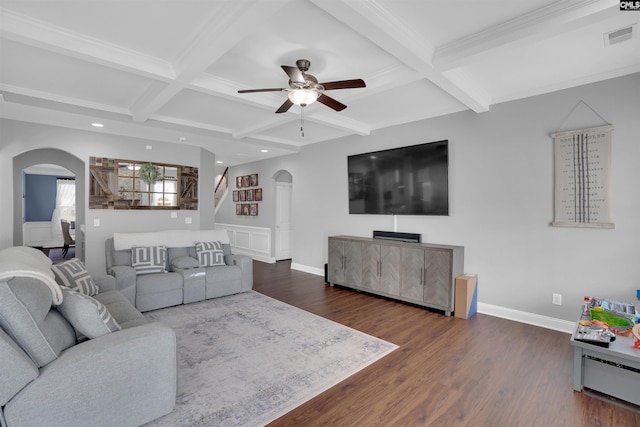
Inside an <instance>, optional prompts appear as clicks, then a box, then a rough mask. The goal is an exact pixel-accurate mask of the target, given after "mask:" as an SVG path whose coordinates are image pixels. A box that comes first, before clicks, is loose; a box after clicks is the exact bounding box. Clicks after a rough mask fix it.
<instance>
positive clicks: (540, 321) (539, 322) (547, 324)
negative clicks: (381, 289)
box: [291, 262, 576, 334]
mask: <svg viewBox="0 0 640 427" xmlns="http://www.w3.org/2000/svg"><path fill="white" fill-rule="evenodd" d="M291 268H292V269H293V270H300V271H304V272H305V273H311V274H315V275H317V276H324V270H323V269H321V268H315V267H309V266H306V265H302V264H295V263H293V262H292V263H291ZM478 313H482V314H486V315H488V316H494V317H500V318H502V319H507V320H513V321H514V322H520V323H526V324H528V325H533V326H539V327H541V328H547V329H552V330H554V331H560V332H566V333H568V334H572V333H573V331H574V329H575V326H576V324H575V322H570V321H568V320H562V319H556V318H554V317H548V316H542V315H540V314H535V313H529V312H526V311H520V310H514V309H512V308H507V307H500V306H498V305H493V304H487V303H484V302H478Z"/></svg>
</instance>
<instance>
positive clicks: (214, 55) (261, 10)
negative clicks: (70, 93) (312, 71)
mask: <svg viewBox="0 0 640 427" xmlns="http://www.w3.org/2000/svg"><path fill="white" fill-rule="evenodd" d="M289 1H291V0H272V1H268V2H264V1H259V0H252V1H241V2H240V1H233V2H231V1H229V2H222V4H221V5H220V9H219V10H217V11H216V13H215V16H213V18H212V19H211V20H210V21H209V23H208V25H207V26H206V27H205V28H204V29H203V31H202V32H200V34H199V35H198V37H197V38H196V39H195V40H194V41H193V43H192V44H191V46H187V47H185V49H183V51H182V52H183V53H182V55H181V56H180V58H178V60H177V62H176V64H175V66H174V68H175V70H176V77H175V80H173V81H171V82H170V83H169V85H167V86H166V87H164V88H162V90H160V91H159V92H157V93H152V94H151V96H149V94H145V95H143V96H142V97H141V98H140V99H139V100H138V101H137V102H136V103H135V104H134V106H133V107H132V113H133V119H134V120H135V121H145V120H146V119H148V118H149V117H150V116H151V115H152V114H154V113H155V112H157V111H158V110H159V109H161V108H162V107H163V106H164V105H165V104H166V103H168V102H169V101H170V100H171V99H173V97H174V96H176V95H177V94H178V93H179V92H180V91H181V90H183V89H184V88H185V87H186V86H187V85H189V84H190V83H191V81H193V80H194V79H195V78H196V77H197V76H198V75H200V74H201V73H203V72H204V71H205V70H206V69H207V68H208V67H209V66H211V64H213V63H214V62H215V61H216V60H218V59H219V58H220V57H221V56H222V55H224V54H225V53H226V52H227V51H228V50H229V49H231V48H232V47H233V46H234V45H235V44H236V43H237V41H238V40H241V39H243V38H244V37H245V36H247V35H248V34H249V33H251V32H253V31H254V29H255V28H256V27H259V26H260V25H262V24H263V23H264V21H265V20H266V19H267V17H269V16H270V15H272V14H274V13H277V12H278V11H279V10H280V8H281V7H283V6H284V5H285V4H286V3H288V2H289Z"/></svg>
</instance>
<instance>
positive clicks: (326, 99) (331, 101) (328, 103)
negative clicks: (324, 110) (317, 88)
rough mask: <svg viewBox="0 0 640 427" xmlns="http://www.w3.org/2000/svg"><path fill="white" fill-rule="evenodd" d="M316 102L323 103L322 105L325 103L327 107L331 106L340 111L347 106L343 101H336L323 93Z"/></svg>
mask: <svg viewBox="0 0 640 427" xmlns="http://www.w3.org/2000/svg"><path fill="white" fill-rule="evenodd" d="M318 102H321V103H323V104H324V105H326V106H327V107H329V108H333V109H334V110H336V111H342V110H344V109H345V108H347V106H346V105H344V104H343V103H341V102H339V101H336V100H335V99H333V98H331V97H330V96H327V95H325V94H324V93H323V94H320V96H319V97H318Z"/></svg>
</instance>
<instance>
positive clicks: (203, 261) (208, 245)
mask: <svg viewBox="0 0 640 427" xmlns="http://www.w3.org/2000/svg"><path fill="white" fill-rule="evenodd" d="M196 254H197V255H198V262H199V263H200V267H213V266H214V265H225V263H224V250H223V249H222V243H221V242H196Z"/></svg>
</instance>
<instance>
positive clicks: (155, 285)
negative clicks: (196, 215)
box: [105, 230, 253, 312]
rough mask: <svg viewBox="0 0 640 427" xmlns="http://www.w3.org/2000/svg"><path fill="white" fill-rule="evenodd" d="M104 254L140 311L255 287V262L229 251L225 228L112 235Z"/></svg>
mask: <svg viewBox="0 0 640 427" xmlns="http://www.w3.org/2000/svg"><path fill="white" fill-rule="evenodd" d="M105 256H106V267H107V273H108V274H110V275H112V276H114V277H115V278H116V288H117V289H118V290H119V291H120V292H121V293H122V294H123V295H125V296H126V297H127V298H128V299H129V301H131V303H132V304H134V305H135V307H136V308H137V309H138V310H140V311H142V312H145V311H149V310H156V309H159V308H163V307H169V306H173V305H179V304H187V303H191V302H196V301H202V300H205V299H210V298H217V297H221V296H225V295H232V294H237V293H240V292H246V291H249V290H251V289H252V288H253V260H252V259H251V257H249V256H246V255H234V254H232V253H231V247H230V245H229V237H228V235H227V232H226V230H164V231H159V232H150V233H114V235H113V237H112V238H109V239H107V240H106V241H105ZM136 257H137V258H136Z"/></svg>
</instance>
